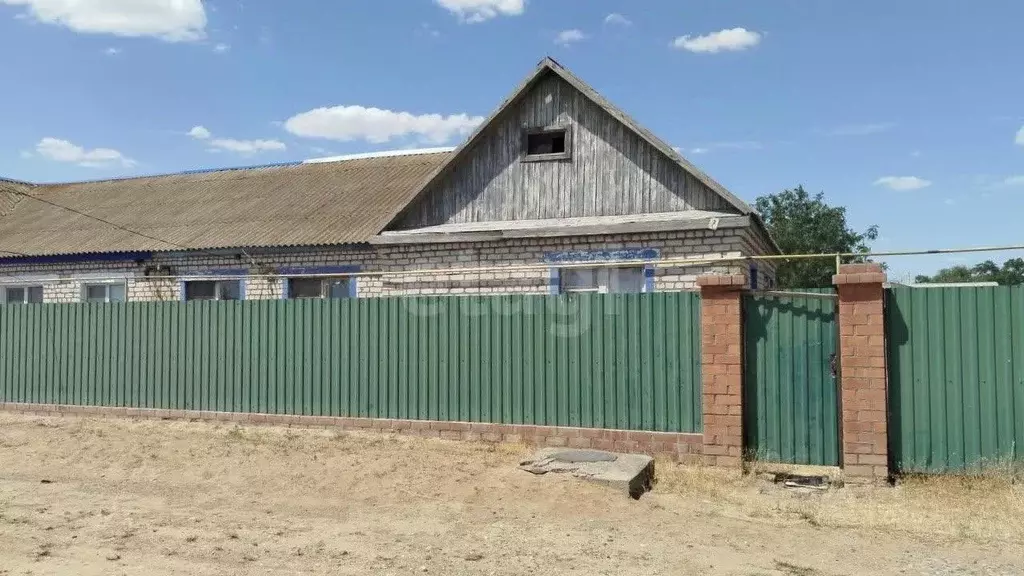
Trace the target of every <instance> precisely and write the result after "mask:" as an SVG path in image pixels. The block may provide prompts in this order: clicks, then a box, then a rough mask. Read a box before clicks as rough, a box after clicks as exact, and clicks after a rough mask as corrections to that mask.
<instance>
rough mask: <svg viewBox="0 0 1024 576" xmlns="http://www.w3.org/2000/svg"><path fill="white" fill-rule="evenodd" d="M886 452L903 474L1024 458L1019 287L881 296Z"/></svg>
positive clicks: (1023, 297)
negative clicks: (886, 400) (886, 393)
mask: <svg viewBox="0 0 1024 576" xmlns="http://www.w3.org/2000/svg"><path fill="white" fill-rule="evenodd" d="M886 344H887V348H888V359H887V362H888V371H889V444H890V446H889V450H890V454H891V456H892V459H893V462H894V464H895V465H896V466H897V468H898V469H899V470H901V471H905V472H930V473H941V472H976V471H981V470H983V469H985V468H990V467H998V466H1003V465H1005V464H1007V463H1010V462H1014V461H1017V462H1020V461H1022V460H1024V453H1022V449H1021V447H1022V446H1024V287H1018V286H1012V287H1010V286H999V287H947V288H907V287H893V288H891V289H889V290H887V291H886Z"/></svg>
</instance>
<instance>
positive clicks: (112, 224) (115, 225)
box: [10, 190, 260, 266]
mask: <svg viewBox="0 0 1024 576" xmlns="http://www.w3.org/2000/svg"><path fill="white" fill-rule="evenodd" d="M10 192H11V193H12V194H17V195H19V196H22V197H24V198H28V199H31V200H35V201H36V202H41V203H43V204H48V205H50V206H53V207H54V208H60V209H61V210H67V211H68V212H71V213H73V214H78V215H79V216H83V217H85V218H89V219H90V220H95V221H97V222H100V223H103V224H106V225H107V226H110V227H112V228H115V229H117V230H121V231H122V232H127V233H129V234H134V235H135V236H139V237H140V238H146V239H147V240H153V241H155V242H161V243H163V244H167V245H168V246H173V247H175V248H178V249H181V250H188V251H196V252H199V253H202V254H208V255H211V256H223V255H222V254H216V253H214V252H210V251H208V250H203V249H200V248H192V247H190V246H185V245H184V244H178V243H177V242H172V241H170V240H166V239H164V238H159V237H157V236H153V235H152V234H146V233H145V232H139V231H138V230H133V229H131V228H128V227H127V226H122V225H120V224H118V223H116V222H111V221H110V220H107V219H105V218H100V217H99V216H93V215H92V214H88V213H86V212H82V211H81V210H78V209H76V208H72V207H70V206H65V205H63V204H60V203H58V202H52V201H50V200H46V199H44V198H39V197H37V196H33V195H31V194H28V193H26V192H21V191H19V190H11V191H10ZM239 250H241V252H242V254H244V255H245V256H246V257H247V258H249V260H250V262H251V263H252V265H253V266H259V265H260V264H259V262H257V261H256V259H255V258H253V257H252V256H250V255H249V253H248V252H246V251H245V250H244V249H242V248H240V249H239ZM15 254H18V253H16V252H15ZM20 255H21V256H29V255H28V254H20Z"/></svg>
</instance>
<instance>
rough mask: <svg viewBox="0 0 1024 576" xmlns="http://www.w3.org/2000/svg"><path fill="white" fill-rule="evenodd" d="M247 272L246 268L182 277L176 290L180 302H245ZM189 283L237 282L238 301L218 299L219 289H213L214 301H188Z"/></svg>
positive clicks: (212, 271)
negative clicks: (178, 293) (177, 290)
mask: <svg viewBox="0 0 1024 576" xmlns="http://www.w3.org/2000/svg"><path fill="white" fill-rule="evenodd" d="M248 274H249V270H248V269H247V268H226V269H215V270H207V271H204V272H197V273H193V274H189V275H188V276H183V277H181V278H180V279H179V286H178V289H179V290H180V292H181V293H180V300H181V301H182V302H241V301H244V300H245V295H246V294H245V289H246V281H245V280H246V276H248ZM232 276H238V278H231V277H232ZM189 282H238V300H222V299H221V297H220V287H219V286H217V287H215V288H214V299H213V300H189V299H188V284H189Z"/></svg>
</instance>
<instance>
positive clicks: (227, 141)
mask: <svg viewBox="0 0 1024 576" xmlns="http://www.w3.org/2000/svg"><path fill="white" fill-rule="evenodd" d="M287 148H288V147H287V146H285V144H284V142H281V141H280V140H235V139H234V138H214V139H213V140H210V148H209V150H210V151H211V152H215V151H216V152H220V151H222V150H223V151H226V152H236V153H238V154H256V153H258V152H276V151H280V150H286V149H287Z"/></svg>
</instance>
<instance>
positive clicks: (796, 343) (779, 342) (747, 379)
mask: <svg viewBox="0 0 1024 576" xmlns="http://www.w3.org/2000/svg"><path fill="white" fill-rule="evenodd" d="M800 291H801V292H813V293H821V294H834V293H835V292H834V291H833V290H832V289H830V288H824V289H805V290H800ZM743 317H744V327H743V329H744V386H743V393H744V420H745V421H744V436H745V444H746V447H747V449H748V450H750V451H752V452H753V453H754V454H756V457H757V458H758V459H760V460H767V461H773V462H786V463H791V464H813V465H823V466H835V465H838V464H839V416H838V399H837V391H836V382H835V379H834V378H833V377H832V361H833V358H834V357H835V354H836V343H837V336H838V334H837V333H838V330H837V322H836V300H835V299H834V298H827V297H814V296H800V295H793V296H779V295H759V294H756V293H755V294H746V295H744V297H743Z"/></svg>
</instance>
